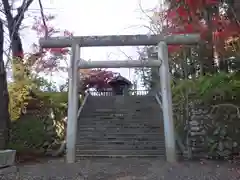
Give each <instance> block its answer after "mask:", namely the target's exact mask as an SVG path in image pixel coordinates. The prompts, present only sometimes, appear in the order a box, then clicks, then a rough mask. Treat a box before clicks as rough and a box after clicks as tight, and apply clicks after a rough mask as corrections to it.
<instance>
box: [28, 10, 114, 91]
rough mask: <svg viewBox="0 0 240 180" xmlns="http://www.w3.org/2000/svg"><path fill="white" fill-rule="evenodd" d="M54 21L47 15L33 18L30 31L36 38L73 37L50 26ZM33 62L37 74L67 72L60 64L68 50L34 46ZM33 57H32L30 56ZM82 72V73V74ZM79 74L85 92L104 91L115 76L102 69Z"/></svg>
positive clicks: (52, 17) (53, 18)
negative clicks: (91, 89) (89, 90)
mask: <svg viewBox="0 0 240 180" xmlns="http://www.w3.org/2000/svg"><path fill="white" fill-rule="evenodd" d="M53 20H55V16H52V15H48V16H45V17H44V22H43V20H42V18H40V17H35V18H34V24H33V26H32V29H33V30H34V31H36V34H37V36H38V38H41V37H46V38H47V37H55V36H66V37H70V36H73V33H72V32H70V31H68V30H60V29H56V28H55V27H54V25H52V21H53ZM34 47H35V53H34V56H35V57H36V58H35V61H34V62H33V63H32V64H33V66H34V67H35V70H36V71H37V72H40V71H41V72H42V71H47V72H49V71H50V72H52V71H56V70H65V71H67V66H68V64H65V66H61V65H60V62H61V61H63V60H65V61H66V58H67V56H68V55H69V52H70V49H69V48H45V49H40V48H39V46H37V45H36V44H34ZM31 56H33V55H31ZM83 72H84V73H83ZM80 74H81V82H82V83H81V86H82V87H81V88H82V89H83V90H86V89H88V88H96V89H97V90H98V91H101V90H104V89H106V88H108V87H109V84H108V82H109V80H111V79H112V78H113V77H114V76H116V74H118V73H114V72H112V71H107V70H104V69H97V70H96V69H92V70H88V71H80Z"/></svg>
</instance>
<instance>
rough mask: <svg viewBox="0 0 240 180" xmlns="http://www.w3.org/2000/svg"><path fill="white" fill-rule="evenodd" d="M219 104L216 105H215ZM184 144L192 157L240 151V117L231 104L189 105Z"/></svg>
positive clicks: (224, 155) (195, 103)
mask: <svg viewBox="0 0 240 180" xmlns="http://www.w3.org/2000/svg"><path fill="white" fill-rule="evenodd" d="M216 107H217V108H216ZM189 117H190V118H189V121H188V123H186V134H187V136H186V139H185V145H186V148H188V155H189V156H191V157H192V158H230V156H231V157H232V155H234V154H238V153H239V152H240V147H239V145H238V144H240V138H239V137H240V132H239V129H240V117H239V115H238V113H237V109H236V107H235V106H234V105H231V104H219V105H207V104H203V103H201V102H197V101H196V102H194V103H190V104H189Z"/></svg>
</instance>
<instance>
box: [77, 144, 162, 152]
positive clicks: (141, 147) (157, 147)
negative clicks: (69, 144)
mask: <svg viewBox="0 0 240 180" xmlns="http://www.w3.org/2000/svg"><path fill="white" fill-rule="evenodd" d="M76 148H77V149H78V150H88V149H96V150H102V149H104V150H159V151H165V146H164V144H152V145H150V144H148V145H144V144H143V145H133V144H124V145H112V144H105V145H95V144H91V145H86V144H77V145H76Z"/></svg>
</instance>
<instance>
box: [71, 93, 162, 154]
mask: <svg viewBox="0 0 240 180" xmlns="http://www.w3.org/2000/svg"><path fill="white" fill-rule="evenodd" d="M76 156H77V157H87V156H103V157H104V156H105V157H128V156H163V157H164V156H165V144H164V128H163V119H162V112H161V111H160V107H159V105H158V103H157V101H156V99H155V97H154V96H150V95H149V96H148V95H146V96H89V97H88V99H87V101H86V104H85V105H84V107H83V109H82V112H81V115H80V118H79V120H78V134H77V142H76Z"/></svg>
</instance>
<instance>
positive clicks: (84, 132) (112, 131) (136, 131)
mask: <svg viewBox="0 0 240 180" xmlns="http://www.w3.org/2000/svg"><path fill="white" fill-rule="evenodd" d="M91 133H95V134H99V135H102V134H118V135H121V134H125V135H126V134H129V135H134V134H136V135H138V134H148V135H150V134H153V135H157V136H159V135H161V136H163V132H161V131H160V130H159V129H144V130H143V129H134V130H132V129H126V130H122V129H117V128H114V129H113V128H112V129H95V131H94V132H93V131H92V130H87V129H85V130H84V129H82V130H79V133H78V134H81V135H89V134H91Z"/></svg>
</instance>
